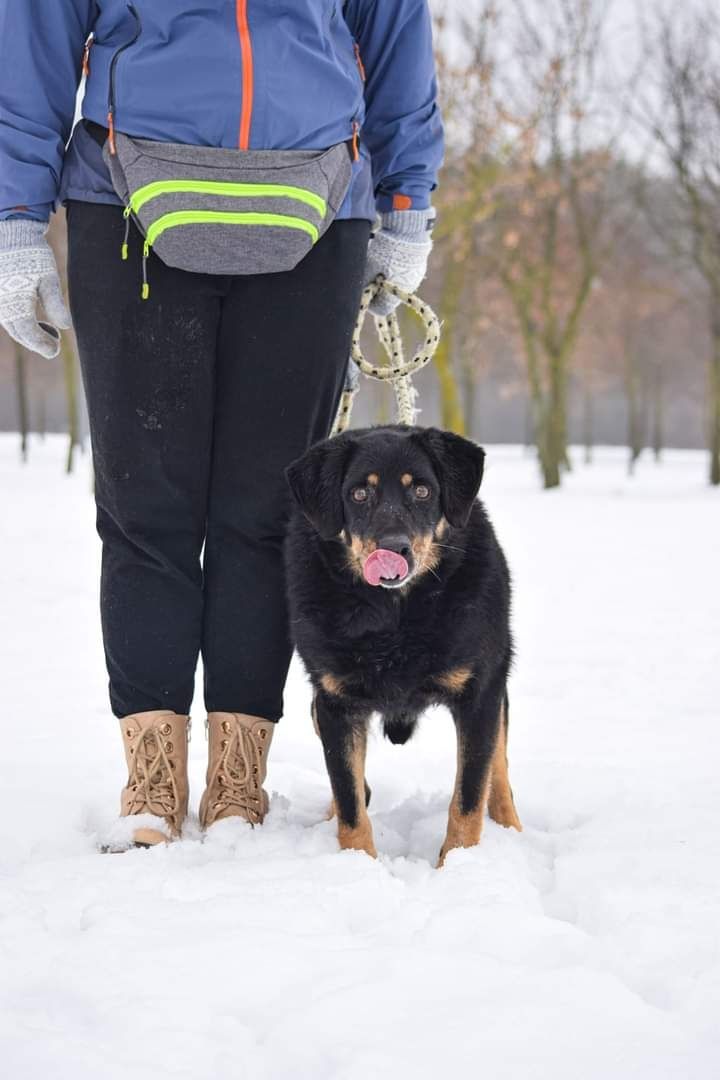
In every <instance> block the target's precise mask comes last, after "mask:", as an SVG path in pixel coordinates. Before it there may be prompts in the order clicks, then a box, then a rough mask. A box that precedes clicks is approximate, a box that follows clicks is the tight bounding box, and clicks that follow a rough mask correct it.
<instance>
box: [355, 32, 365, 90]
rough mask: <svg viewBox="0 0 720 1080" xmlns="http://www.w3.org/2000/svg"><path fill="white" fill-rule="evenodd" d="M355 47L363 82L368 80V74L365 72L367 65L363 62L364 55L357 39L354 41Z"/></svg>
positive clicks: (356, 59) (356, 61)
mask: <svg viewBox="0 0 720 1080" xmlns="http://www.w3.org/2000/svg"><path fill="white" fill-rule="evenodd" d="M353 47H354V49H355V63H356V64H357V67H358V71H359V72H360V78H361V79H362V81H363V82H366V81H367V75H366V74H365V65H364V64H363V62H362V56H361V55H360V46H359V45H358V43H357V41H354V42H353Z"/></svg>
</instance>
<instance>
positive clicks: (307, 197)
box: [103, 133, 352, 295]
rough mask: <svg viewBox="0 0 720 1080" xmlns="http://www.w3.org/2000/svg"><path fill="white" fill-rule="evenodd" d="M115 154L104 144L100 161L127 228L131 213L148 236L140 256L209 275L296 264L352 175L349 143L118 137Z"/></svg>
mask: <svg viewBox="0 0 720 1080" xmlns="http://www.w3.org/2000/svg"><path fill="white" fill-rule="evenodd" d="M115 151H116V152H115V153H114V154H113V153H111V152H110V147H109V145H108V143H106V144H105V147H104V149H103V158H104V160H105V162H106V164H107V166H108V169H109V170H110V176H111V178H112V181H113V185H114V187H115V190H116V191H117V193H118V195H119V196H120V198H121V199H122V201H123V202H124V204H125V208H126V209H125V216H126V221H127V227H128V229H129V225H130V219H131V218H132V220H134V221H135V223H136V224H137V225H138V227H139V228H140V231H141V232H142V234H143V236H144V237H145V244H144V257H143V261H144V262H145V260H146V259H147V256H148V255H149V253H150V250H153V251H155V252H156V254H157V255H158V256H159V257H160V258H161V259H162V261H163V262H164V263H167V265H168V266H174V267H177V268H179V269H181V270H189V271H192V272H195V273H204V274H268V273H277V272H279V271H283V270H291V269H292V268H293V267H294V266H297V264H298V263H299V262H300V260H301V259H302V258H303V257H304V256H305V255H307V253H308V252H309V251H310V250H311V249H312V247H313V246H314V244H316V243H317V241H318V240H319V239H320V237H321V236H322V235H323V233H324V232H325V231H326V230H327V228H328V227H329V225H330V224H331V223H332V221H333V220H334V218H335V215H336V214H337V211H338V209H339V207H340V205H341V204H342V201H343V199H344V198H345V195H346V194H347V190H348V187H349V185H350V180H351V177H352V159H351V151H350V149H349V147H348V145H347V144H346V143H339V144H338V145H337V146H333V147H331V148H330V149H329V150H319V151H316V150H229V149H216V148H214V147H202V146H185V145H182V144H176V143H162V142H153V141H150V140H147V139H133V138H130V136H128V135H123V134H121V133H117V134H116V135H115ZM123 258H127V231H126V242H125V244H124V246H123ZM144 280H146V279H145V278H144ZM147 293H148V289H147V286H145V287H144V290H143V295H147Z"/></svg>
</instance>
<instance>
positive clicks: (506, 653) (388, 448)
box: [286, 426, 521, 865]
mask: <svg viewBox="0 0 720 1080" xmlns="http://www.w3.org/2000/svg"><path fill="white" fill-rule="evenodd" d="M484 456H485V455H484V452H483V451H482V450H481V449H480V447H478V446H476V445H475V444H474V443H472V442H470V441H469V440H467V439H463V438H460V437H459V436H457V435H453V434H450V433H448V432H443V431H439V430H437V429H434V428H410V427H400V426H395V427H378V428H367V429H363V430H359V431H351V432H347V433H345V434H343V435H340V436H338V437H336V438H334V439H329V440H327V441H325V442H322V443H318V444H317V445H315V446H314V447H312V448H311V449H310V450H309V451H308V452H307V453H306V454H305V455H304V456H303V457H301V458H300V459H299V460H298V461H296V462H294V463H293V464H292V465H291V466H290V467H289V468H288V470H287V478H288V481H289V484H290V487H291V489H292V492H293V494H294V496H295V499H296V501H297V503H298V506H299V509H298V510H296V511H295V513H294V514H293V516H292V518H291V522H290V527H289V531H288V537H287V543H286V559H287V577H288V589H289V599H290V611H291V630H292V633H293V637H294V639H295V644H296V646H297V649H298V652H299V654H300V656H301V657H302V660H303V662H304V664H305V666H306V668H307V670H308V673H309V675H310V678H311V680H312V684H313V687H314V691H315V694H314V706H313V712H314V719H315V726H316V728H317V731H318V734H319V735H320V738H321V739H322V743H323V748H324V751H325V760H326V763H327V768H328V772H329V774H330V782H331V784H332V789H333V795H334V807H335V810H336V812H337V816H338V831H339V839H340V846H341V847H343V848H357V849H361V850H363V851H366V852H367V853H368V854H369V855H375V854H376V852H375V845H374V842H373V835H372V829H371V826H370V819H369V817H368V813H367V804H368V802H369V798H370V789H369V788H368V786H367V784H366V782H365V749H366V742H367V725H368V721H369V719H370V716H371V714H372V713H373V712H378V713H380V714H381V716H382V719H383V724H384V730H385V734H386V735H387V737H388V738H389V739H390V741H391V742H393V743H404V742H406V741H407V740H408V739H409V738H410V736H411V735H412V733H413V731H414V729H415V725H416V723H417V720H418V717H419V715H420V713H421V712H422V711H423V710H424V709H425V708H426V707H427V706H428V705H430V704H438V703H439V704H444V705H447V706H448V707H449V709H450V710H451V713H452V716H453V718H454V721H455V727H456V731H457V742H458V770H457V779H456V783H455V792H454V794H453V797H452V801H451V803H450V813H449V820H448V830H447V836H446V838H445V842H444V844H443V846H442V850H441V852H440V864H441V865H442V863H443V861H444V859H445V856H446V854H447V852H448V851H450V850H451V849H452V848H456V847H470V846H472V845H473V844H477V843H478V841H479V839H480V833H481V829H482V820H483V815H484V811H485V806H486V804H487V805H488V809H489V813H490V816H491V817H492V818H493V820H495V821H497V822H499V823H500V824H501V825H505V826H513V827H514V828H516V829H520V828H521V825H520V821H519V819H518V816H517V813H516V811H515V805H514V803H513V796H512V791H511V788H510V783H509V780H508V767H507V755H506V745H507V727H508V708H507V690H506V683H507V678H508V672H509V669H510V664H511V658H512V640H511V636H510V626H509V607H510V579H509V574H508V569H507V565H506V562H505V558H504V556H503V553H502V551H501V549H500V546H499V544H498V542H497V540H496V538H495V534H494V532H493V529H492V526H491V525H490V522H489V521H488V518H487V516H486V514H485V510H484V509H483V506H482V504H481V503H480V502H479V501H477V498H476V496H477V492H478V489H479V487H480V481H481V479H482V473H483V461H484ZM300 511H302V512H300Z"/></svg>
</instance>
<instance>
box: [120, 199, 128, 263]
mask: <svg viewBox="0 0 720 1080" xmlns="http://www.w3.org/2000/svg"><path fill="white" fill-rule="evenodd" d="M123 217H124V218H125V239H124V240H123V242H122V247H121V248H120V258H121V259H122V260H123V262H125V261H126V260H127V257H128V240H129V238H130V207H129V206H126V207H125V209H124V210H123Z"/></svg>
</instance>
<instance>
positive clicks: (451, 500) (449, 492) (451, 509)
mask: <svg viewBox="0 0 720 1080" xmlns="http://www.w3.org/2000/svg"><path fill="white" fill-rule="evenodd" d="M413 438H414V439H415V440H416V441H417V442H418V443H419V445H420V446H421V447H422V449H423V450H424V451H425V453H426V454H427V455H428V457H429V458H430V460H431V461H432V463H433V467H434V469H435V471H436V473H437V475H438V479H439V481H440V501H441V505H442V510H443V513H444V515H445V517H446V518H447V519H448V521H449V522H450V524H451V525H455V526H457V527H458V528H462V527H463V526H465V525H467V522H468V518H469V517H470V511H471V510H472V506H473V503H474V502H475V498H476V496H477V493H478V491H479V489H480V483H481V481H482V476H483V468H484V464H485V451H484V450H483V449H482V448H481V447H480V446H478V445H477V444H476V443H474V442H471V441H470V439H464V438H463V437H462V436H461V435H455V434H453V432H452V431H440V430H439V429H438V428H423V429H421V430H420V431H418V432H416V433H415V434H414V435H413Z"/></svg>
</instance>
